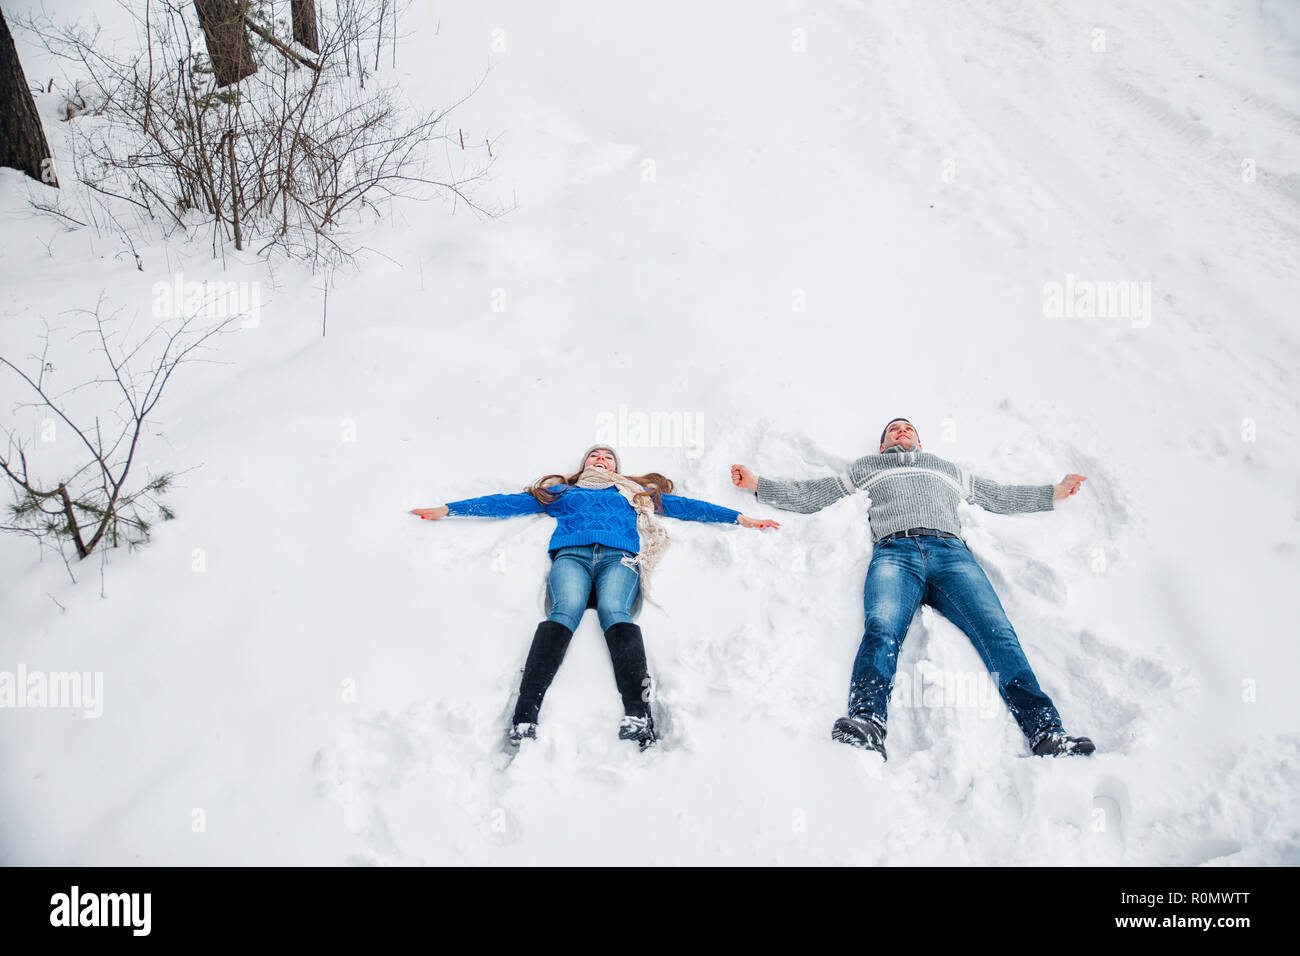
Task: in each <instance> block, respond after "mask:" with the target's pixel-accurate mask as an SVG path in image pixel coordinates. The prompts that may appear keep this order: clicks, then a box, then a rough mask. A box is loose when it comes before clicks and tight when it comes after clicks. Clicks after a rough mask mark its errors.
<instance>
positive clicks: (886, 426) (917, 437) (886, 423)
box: [587, 418, 921, 455]
mask: <svg viewBox="0 0 1300 956" xmlns="http://www.w3.org/2000/svg"><path fill="white" fill-rule="evenodd" d="M894 422H907V424H909V425H912V423H911V422H910V421H907V419H906V418H891V419H890V420H889V421H887V422H885V427H884V428H882V429H881V430H880V444H882V445H883V444H884V443H885V432H887V431H889V426H890V425H892V424H894ZM912 431H914V432H916V426H915V425H912ZM916 440H917V441H920V440H921V433H920V432H916ZM596 447H597V448H599V447H600V446H599V445H597V446H596ZM611 451H612V449H611ZM587 454H588V455H590V454H591V452H587Z"/></svg>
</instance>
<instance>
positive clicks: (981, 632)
mask: <svg viewBox="0 0 1300 956" xmlns="http://www.w3.org/2000/svg"><path fill="white" fill-rule="evenodd" d="M863 602H864V604H865V606H866V612H867V625H866V630H865V632H864V633H863V635H862V644H861V646H860V647H859V648H858V656H857V659H856V660H855V661H854V662H853V678H852V680H851V682H850V684H849V715H850V716H854V717H865V718H869V719H871V720H874V721H875V722H876V723H877V724H879V725H880V726H881V727H884V726H885V715H886V707H887V706H888V704H889V694H890V691H891V690H892V689H893V686H894V675H895V673H896V671H897V670H898V651H899V648H900V647H901V646H902V643H903V638H904V637H905V636H906V634H907V629H908V626H909V625H910V624H911V623H912V617H913V615H915V614H916V610H917V608H918V607H920V605H921V604H923V603H924V604H929V605H930V606H931V607H933V608H935V610H937V611H938V612H939V613H940V614H942V615H943V616H944V617H946V618H947V619H948V620H950V621H952V622H953V623H954V624H956V625H957V626H958V627H959V628H961V629H962V631H964V632H965V633H966V636H967V637H969V638H970V640H971V643H972V644H974V645H975V650H976V651H977V652H978V653H979V656H980V659H981V660H983V662H984V666H985V667H987V668H988V669H989V671H990V672H991V673H992V674H993V676H994V678H995V680H996V681H997V685H998V690H999V692H1000V693H1001V694H1002V699H1003V700H1004V701H1006V704H1007V707H1008V708H1009V709H1010V711H1011V716H1012V717H1014V718H1015V721H1016V723H1017V724H1018V725H1019V726H1020V729H1021V731H1023V732H1024V734H1025V736H1026V737H1028V738H1029V739H1031V740H1033V739H1034V738H1035V737H1036V736H1037V735H1038V734H1040V733H1041V732H1042V731H1043V730H1046V729H1060V727H1061V715H1060V714H1059V713H1057V710H1056V707H1055V706H1054V705H1053V704H1052V701H1051V698H1049V697H1048V696H1047V694H1045V693H1043V690H1042V688H1041V687H1039V686H1038V680H1037V679H1036V678H1035V677H1034V672H1033V670H1032V669H1031V668H1030V666H1029V661H1028V660H1027V659H1026V658H1025V652H1024V651H1023V650H1022V649H1021V647H1020V639H1019V638H1018V637H1017V636H1016V632H1015V629H1014V628H1012V626H1011V622H1010V621H1009V620H1007V615H1006V612H1005V611H1004V610H1003V609H1002V602H1001V601H999V600H998V596H997V593H996V592H995V591H994V590H993V585H992V584H990V583H989V579H988V576H987V575H985V574H984V569H983V568H981V567H980V566H979V565H978V564H977V563H976V561H975V557H974V556H973V555H972V554H971V553H970V551H969V550H967V548H966V545H965V544H964V543H963V542H962V541H961V540H960V539H959V538H942V537H936V536H924V537H916V538H893V539H885V540H882V541H878V542H876V546H875V551H874V552H873V553H872V555H871V564H870V566H869V567H868V569H867V583H866V586H865V588H864V589H863Z"/></svg>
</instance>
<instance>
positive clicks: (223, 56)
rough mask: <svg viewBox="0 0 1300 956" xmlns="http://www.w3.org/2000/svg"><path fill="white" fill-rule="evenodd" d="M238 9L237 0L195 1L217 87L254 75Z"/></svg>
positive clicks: (249, 48)
mask: <svg viewBox="0 0 1300 956" xmlns="http://www.w3.org/2000/svg"><path fill="white" fill-rule="evenodd" d="M239 7H240V0H194V9H195V10H197V11H198V14H199V26H201V27H202V28H203V36H204V37H206V38H207V41H208V56H209V57H211V59H212V66H213V69H215V70H216V73H217V86H230V84H232V83H238V82H239V81H240V80H242V79H243V78H244V77H246V76H248V75H250V74H252V73H256V72H257V64H255V63H254V62H253V53H252V49H251V47H250V45H249V42H248V31H247V30H245V29H244V18H243V15H242V14H241V13H240V9H239Z"/></svg>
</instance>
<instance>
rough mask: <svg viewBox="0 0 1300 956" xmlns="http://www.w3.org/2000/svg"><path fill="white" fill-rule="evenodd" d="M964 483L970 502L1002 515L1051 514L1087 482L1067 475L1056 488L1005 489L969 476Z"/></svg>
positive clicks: (1042, 486) (1010, 487) (1030, 486)
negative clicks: (1058, 502) (1047, 512)
mask: <svg viewBox="0 0 1300 956" xmlns="http://www.w3.org/2000/svg"><path fill="white" fill-rule="evenodd" d="M962 479H963V480H962V483H963V484H964V485H966V487H967V492H966V500H967V501H969V502H970V503H971V504H976V505H979V506H980V507H981V508H984V509H986V510H988V511H992V512H994V513H995V514H1001V515H1009V514H1022V513H1025V512H1030V511H1051V510H1052V508H1053V507H1054V502H1056V501H1059V500H1060V499H1062V498H1068V497H1070V495H1073V494H1076V493H1077V492H1078V490H1079V486H1080V485H1082V484H1083V482H1085V481H1087V479H1086V478H1085V477H1084V476H1083V475H1066V476H1065V477H1064V478H1062V479H1061V481H1060V482H1059V483H1058V484H1055V485H1002V484H999V483H998V482H996V481H990V480H989V479H988V478H981V477H980V476H979V475H971V474H968V473H966V472H962Z"/></svg>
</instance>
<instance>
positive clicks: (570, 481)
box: [524, 469, 673, 514]
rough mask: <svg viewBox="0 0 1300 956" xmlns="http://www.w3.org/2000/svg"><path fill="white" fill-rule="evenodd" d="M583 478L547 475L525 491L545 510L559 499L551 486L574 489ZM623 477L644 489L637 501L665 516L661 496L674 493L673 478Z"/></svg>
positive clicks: (653, 475) (578, 473) (638, 494)
mask: <svg viewBox="0 0 1300 956" xmlns="http://www.w3.org/2000/svg"><path fill="white" fill-rule="evenodd" d="M584 470H585V469H584ZM581 476H582V472H581V471H579V472H577V473H575V474H572V475H546V476H544V477H542V478H538V479H537V480H536V481H535V482H533V483H532V485H530V486H529V487H528V488H525V489H524V490H525V491H527V492H528V493H529V494H530V495H532V496H533V497H534V498H536V499H537V503H538V504H540V505H541V506H542V507H543V508H545V507H546V506H547V505H549V504H550V503H551V502H553V501H554V500H555V499H556V498H558V497H559V494H557V493H555V492H552V491H550V490H549V486H550V485H567V486H569V487H573V486H574V485H576V484H577V483H578V479H579V478H580V477H581ZM623 477H624V478H628V479H631V480H632V481H635V482H636V483H637V484H638V485H640V486H641V487H642V488H643V489H644V490H643V491H638V492H637V493H636V494H635V495H633V496H632V497H633V498H634V499H635V500H636V501H638V502H642V501H649V502H650V504H651V505H652V506H653V507H654V510H655V513H656V514H663V512H664V503H663V498H662V497H661V496H662V495H671V494H672V493H673V482H672V479H671V478H665V477H664V476H663V475H661V474H659V472H657V471H652V472H650V473H649V474H645V475H624V476H623Z"/></svg>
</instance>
